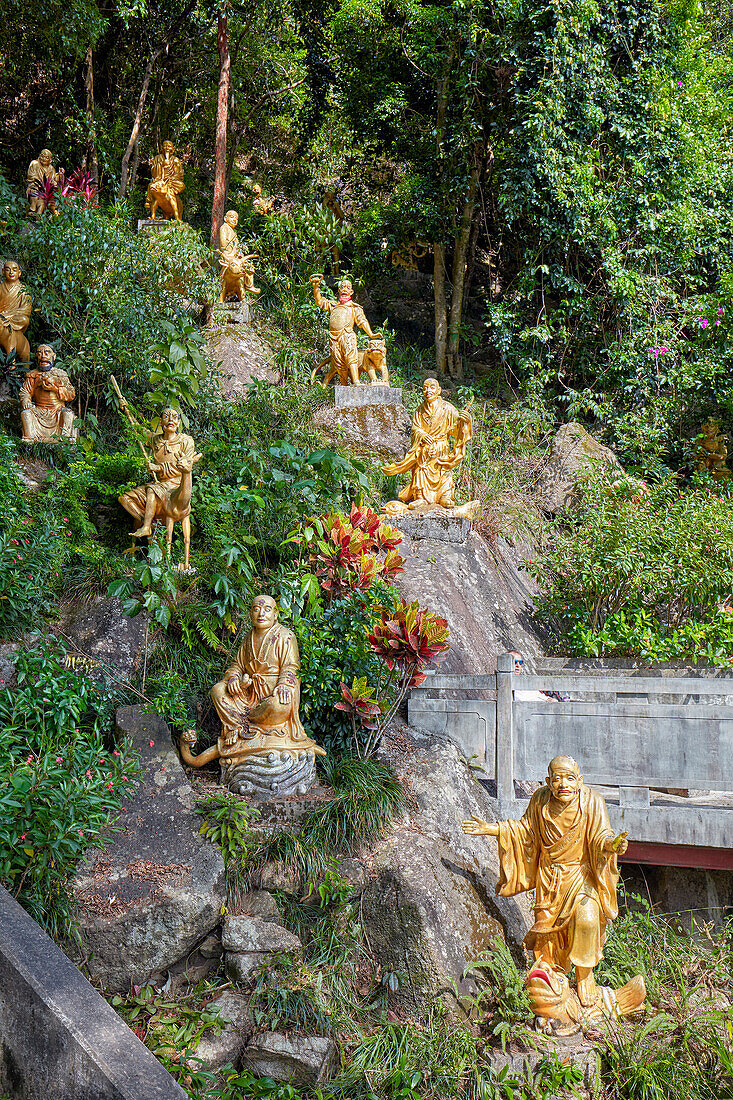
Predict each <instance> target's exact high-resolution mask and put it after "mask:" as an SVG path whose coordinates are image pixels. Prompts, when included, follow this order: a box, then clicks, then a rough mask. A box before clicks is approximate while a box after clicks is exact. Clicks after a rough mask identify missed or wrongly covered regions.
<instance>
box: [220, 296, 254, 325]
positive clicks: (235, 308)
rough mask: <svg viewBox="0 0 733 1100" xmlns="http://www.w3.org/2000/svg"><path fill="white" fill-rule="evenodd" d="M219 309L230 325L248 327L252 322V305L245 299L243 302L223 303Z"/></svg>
mask: <svg viewBox="0 0 733 1100" xmlns="http://www.w3.org/2000/svg"><path fill="white" fill-rule="evenodd" d="M221 308H222V309H223V310H224V316H225V317H226V320H227V322H228V324H230V325H248V324H249V322H250V321H251V320H252V304H251V302H249V301H248V299H247V298H245V299H244V301H243V302H225V303H224V304H223V305H222V307H221Z"/></svg>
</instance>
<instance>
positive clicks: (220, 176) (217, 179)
mask: <svg viewBox="0 0 733 1100" xmlns="http://www.w3.org/2000/svg"><path fill="white" fill-rule="evenodd" d="M216 47H217V49H218V51H219V98H218V100H217V105H216V146H215V165H214V201H213V203H212V204H211V247H212V248H216V247H217V246H218V244H219V230H220V229H221V224H222V222H223V221H224V204H225V202H226V183H227V115H228V108H229V84H230V80H231V75H232V59H231V56H230V53H229V41H228V39H227V10H226V4H225V6H224V7H223V8H222V10H221V11H220V13H219V24H218V30H217V36H216Z"/></svg>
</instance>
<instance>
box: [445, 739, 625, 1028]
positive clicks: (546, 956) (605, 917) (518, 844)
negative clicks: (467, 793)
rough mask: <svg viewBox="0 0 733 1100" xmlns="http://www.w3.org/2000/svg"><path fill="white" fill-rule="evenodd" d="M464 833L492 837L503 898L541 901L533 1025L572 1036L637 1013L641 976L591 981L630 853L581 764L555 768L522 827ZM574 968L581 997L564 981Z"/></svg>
mask: <svg viewBox="0 0 733 1100" xmlns="http://www.w3.org/2000/svg"><path fill="white" fill-rule="evenodd" d="M462 827H463V831H464V833H471V834H473V835H485V836H493V837H496V839H497V841H498V843H499V862H500V875H499V881H498V883H497V885H496V892H497V894H501V895H502V896H503V897H511V896H512V895H513V894H520V893H522V892H523V891H525V890H534V892H535V901H534V915H535V921H534V924H533V925H532V927H531V928H530V930H529V932H528V933H527V935H526V936H525V940H524V943H525V946H526V947H527V949H528V950H529V951H531V952H532V953H533V955H534V963H533V965H532V967H531V968H530V971H529V974H528V975H527V979H526V981H525V987H526V989H527V992H528V993H529V996H530V1000H531V1001H532V1007H533V1010H534V1013H535V1015H536V1016H537V1017H539V1018H543V1019H545V1020H551V1021H554V1022H555V1023H556V1024H558V1025H560V1026H561V1027H566V1028H567V1027H572V1026H573V1025H578V1024H583V1023H589V1022H590V1021H592V1020H593V1019H594V1018H596V1019H597V1018H598V1017H599V1016H600V1015H603V1014H605V1015H610V1016H617V1017H618V1016H625V1015H628V1014H630V1013H632V1012H635V1011H637V1010H638V1009H639V1008H640V1007H641V1005H642V1004H643V1003H644V1000H645V997H646V989H645V986H644V979H643V978H642V977H641V975H638V976H637V977H635V978H632V980H631V981H630V982H628V983H627V984H626V985H625V986H623V987H622V988H621V989H616V990H613V989H608V988H605V987H599V986H597V985H596V982H595V978H594V975H593V968H594V967H595V966H596V965H597V964H598V963H599V962H600V960H601V958H602V954H603V944H604V943H605V940H606V930H607V926H608V923H609V921H612V920H614V918H615V917H616V916H617V915H618V906H617V903H616V887H617V885H618V877H619V875H618V856H619V855H623V853H624V852H625V851H626V849H627V847H628V843H627V840H626V833H620V834H619V835H618V836H615V835H614V832H613V829H612V828H611V825H610V822H609V820H608V811H607V809H606V804H605V802H604V801H603V799H602V798H601V796H600V795H599V794H598V793H597V792H596V791H594V790H591V788H590V787H586V786H585V784H584V783H583V776H582V775H581V774H580V768H579V767H578V765H577V763H576V762H575V760H573V759H572V758H571V757H569V756H556V757H555V758H554V760H551V761H550V765H549V768H548V774H547V778H546V780H545V786H543V787H540V789H539V790H537V791H535V792H534V794H533V795H532V797H531V798H530V800H529V805H528V806H527V809H526V810H525V812H524V814H523V816H522V817H521V818H520V819H519V821H499V822H488V821H483V820H482V819H481V818H480V817H475V816H474V817H471V818H470V819H469V820H467V821H464V822H462ZM573 966H574V967H575V975H576V981H577V995H576V994H575V993H574V991H573V990H572V989H571V988H570V985H569V982H568V980H567V977H566V975H567V974H568V973H569V971H570V969H571V968H572V967H573Z"/></svg>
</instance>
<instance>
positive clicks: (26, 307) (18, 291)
mask: <svg viewBox="0 0 733 1100" xmlns="http://www.w3.org/2000/svg"><path fill="white" fill-rule="evenodd" d="M32 309H33V299H32V298H31V296H30V294H29V293H28V291H27V290H26V289H25V287H24V286H23V284H22V283H21V281H20V268H19V267H18V265H17V263H16V262H15V260H6V261H5V263H4V264H3V281H2V283H0V348H2V349H3V351H4V352H5V354H6V355H10V354H14V355H15V362H14V363H13V369H15V367H17V366H18V365H19V364H20V363H30V361H31V347H30V344H29V343H28V340H27V338H26V335H25V334H26V331H27V329H28V325H29V324H30V320H31V310H32Z"/></svg>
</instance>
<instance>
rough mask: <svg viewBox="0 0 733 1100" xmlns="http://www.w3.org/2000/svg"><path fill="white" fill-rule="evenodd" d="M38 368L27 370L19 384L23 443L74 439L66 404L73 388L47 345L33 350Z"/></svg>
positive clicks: (74, 435)
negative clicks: (56, 364)
mask: <svg viewBox="0 0 733 1100" xmlns="http://www.w3.org/2000/svg"><path fill="white" fill-rule="evenodd" d="M36 358H37V360H38V369H37V370H31V371H28V373H27V374H26V376H25V381H24V382H23V385H22V386H21V387H20V395H19V396H20V410H21V411H20V424H21V429H22V437H23V439H24V440H25V441H26V443H55V442H56V440H57V439H68V440H70V441H71V442H72V443H73V442H74V441H75V440H76V437H77V434H78V433H77V431H76V429H75V428H74V410H73V409H69V408H67V407H66V402H67V401H73V400H74V398H75V397H76V390H75V389H74V387H73V386H72V384H71V382H70V380H69V376H68V374H67V373H66V371H65V370H61V368H60V367H55V366H54V365H53V364H54V360H55V359H56V352H55V351H54V350H53V348H51V347H49V346H48V344H40V345H39V347H38V348H37V349H36Z"/></svg>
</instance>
